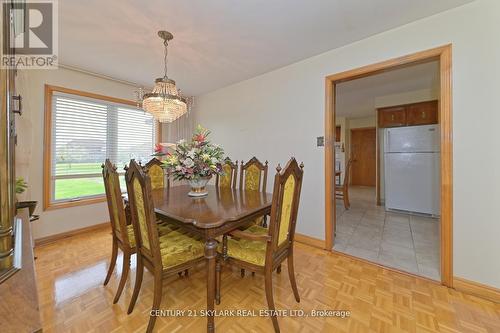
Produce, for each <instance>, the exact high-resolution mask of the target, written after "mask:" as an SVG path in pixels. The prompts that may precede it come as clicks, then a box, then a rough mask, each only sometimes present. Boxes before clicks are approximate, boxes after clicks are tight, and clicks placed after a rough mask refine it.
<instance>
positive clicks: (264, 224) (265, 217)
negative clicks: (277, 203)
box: [262, 215, 267, 228]
mask: <svg viewBox="0 0 500 333" xmlns="http://www.w3.org/2000/svg"><path fill="white" fill-rule="evenodd" d="M262 226H263V227H264V228H267V215H264V218H263V219H262Z"/></svg>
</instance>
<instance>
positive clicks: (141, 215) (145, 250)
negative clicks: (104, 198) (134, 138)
mask: <svg viewBox="0 0 500 333" xmlns="http://www.w3.org/2000/svg"><path fill="white" fill-rule="evenodd" d="M125 183H126V184H127V193H128V198H129V202H130V211H131V215H132V225H133V228H134V234H135V244H136V251H137V273H136V279H135V284H134V291H133V293H132V298H131V300H130V304H129V308H128V311H127V313H129V314H130V313H131V312H132V311H133V310H134V306H135V303H136V301H137V297H138V296H139V291H140V289H141V284H142V278H143V274H144V267H145V268H146V269H147V270H148V271H150V272H151V273H152V274H153V276H154V279H153V280H154V294H153V304H152V307H151V311H154V310H159V307H160V304H161V296H162V280H163V279H164V278H166V277H168V276H170V275H174V274H177V273H181V272H182V271H185V270H186V269H188V268H191V267H193V266H194V265H196V264H197V263H200V262H202V261H203V260H204V249H205V246H204V243H203V242H202V241H201V240H200V238H199V237H198V238H196V237H191V236H190V235H189V234H185V233H181V232H179V231H177V230H174V231H172V232H170V233H168V234H166V235H163V236H161V235H159V233H158V229H157V228H156V216H155V212H154V207H153V201H152V196H151V179H150V177H149V175H148V173H147V172H145V171H144V170H143V168H142V167H141V166H140V165H139V164H137V163H136V162H135V161H134V160H131V161H130V164H129V167H128V169H127V171H126V173H125ZM155 321H156V316H150V318H149V323H148V327H147V330H146V331H147V332H152V330H153V327H154V324H155Z"/></svg>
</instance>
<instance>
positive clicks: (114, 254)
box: [104, 237, 118, 285]
mask: <svg viewBox="0 0 500 333" xmlns="http://www.w3.org/2000/svg"><path fill="white" fill-rule="evenodd" d="M117 257H118V244H117V243H116V240H115V238H114V237H113V248H112V250H111V262H110V263H109V268H108V274H107V275H106V279H105V280H104V285H107V284H108V282H109V279H110V278H111V274H113V270H114V269H115V265H116V258H117Z"/></svg>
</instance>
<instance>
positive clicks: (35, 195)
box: [16, 69, 134, 239]
mask: <svg viewBox="0 0 500 333" xmlns="http://www.w3.org/2000/svg"><path fill="white" fill-rule="evenodd" d="M45 84H50V85H56V86H62V87H66V88H72V89H78V90H83V91H87V92H92V93H98V94H101V95H106V96H112V97H118V98H124V99H129V100H133V99H134V88H133V87H131V86H128V85H124V84H121V83H117V82H114V81H111V80H106V79H101V78H98V77H95V76H91V75H86V74H83V73H80V72H76V71H72V70H67V69H57V70H24V71H20V72H19V76H18V78H17V88H18V91H19V93H20V94H21V95H22V96H23V111H24V112H23V115H22V116H21V117H18V120H17V124H16V125H17V126H16V127H17V133H18V144H17V147H16V173H17V175H18V176H23V177H24V178H25V179H26V181H27V182H28V184H29V187H28V190H27V192H26V194H24V197H23V198H24V199H27V198H29V199H30V200H37V201H38V207H37V210H36V214H40V220H39V221H37V222H35V223H33V229H32V230H33V237H34V238H35V239H37V238H41V237H46V236H50V235H54V234H58V233H63V232H66V231H70V230H74V229H80V228H83V227H87V226H91V225H94V224H99V223H103V222H106V221H109V216H108V208H107V206H106V203H105V202H103V203H99V204H93V205H86V206H78V207H72V208H63V209H57V210H50V211H45V212H44V211H42V199H43V195H42V194H43V150H44V149H43V148H44V146H43V132H44V85H45Z"/></svg>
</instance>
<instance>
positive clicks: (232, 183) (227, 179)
mask: <svg viewBox="0 0 500 333" xmlns="http://www.w3.org/2000/svg"><path fill="white" fill-rule="evenodd" d="M222 169H223V170H224V175H223V176H219V175H217V176H216V178H215V186H216V187H218V188H236V177H237V174H238V161H236V164H235V163H233V162H231V160H230V159H229V158H227V159H226V160H225V161H224V164H223V165H222Z"/></svg>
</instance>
